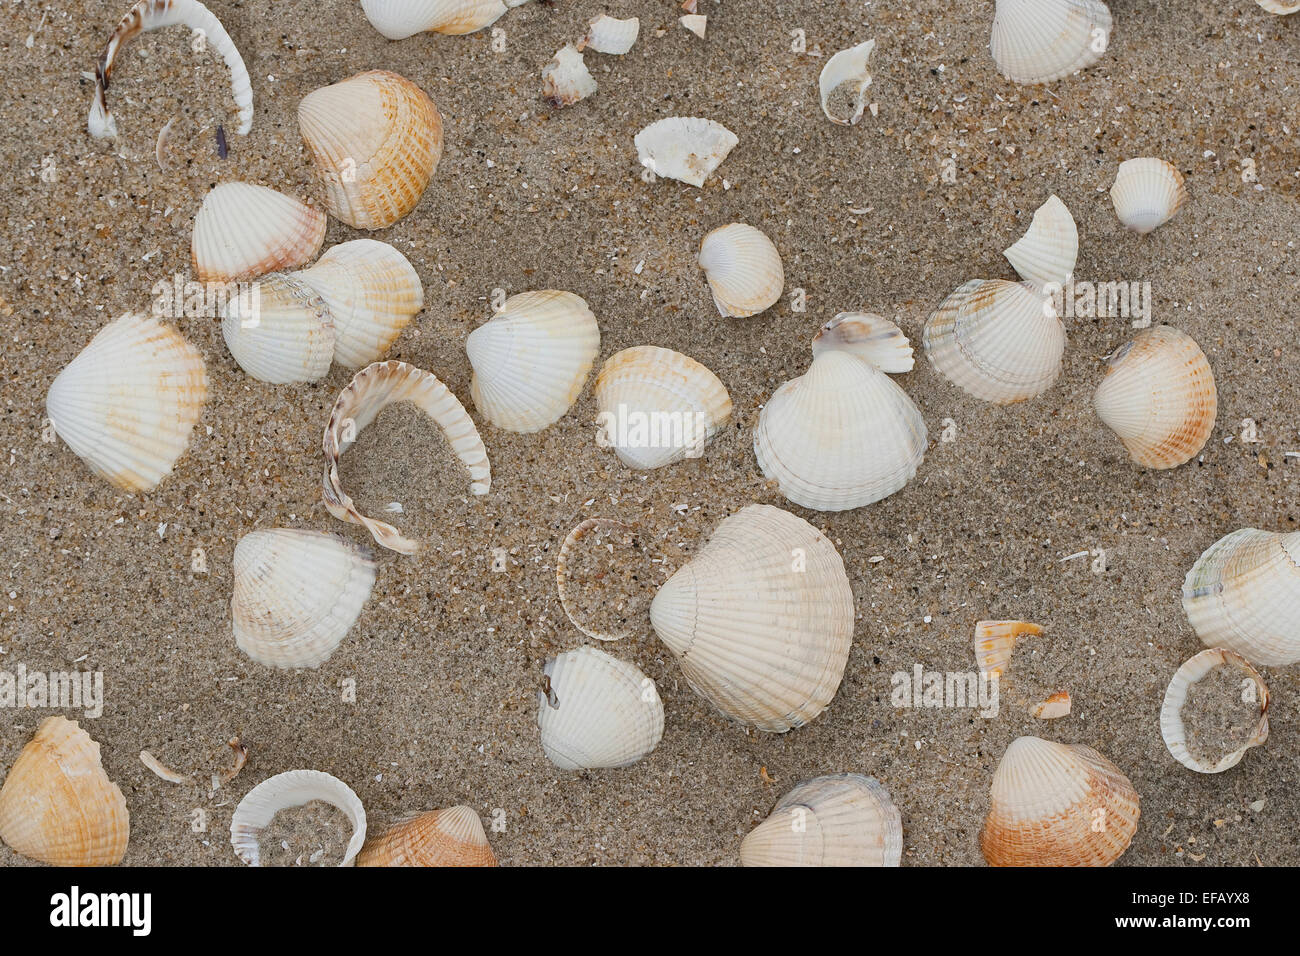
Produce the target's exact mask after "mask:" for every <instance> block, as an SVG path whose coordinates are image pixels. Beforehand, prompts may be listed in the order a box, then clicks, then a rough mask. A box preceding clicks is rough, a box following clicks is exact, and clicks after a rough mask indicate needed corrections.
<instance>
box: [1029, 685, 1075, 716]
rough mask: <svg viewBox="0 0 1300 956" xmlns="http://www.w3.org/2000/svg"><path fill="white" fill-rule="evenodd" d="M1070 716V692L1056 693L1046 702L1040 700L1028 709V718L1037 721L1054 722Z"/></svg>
mask: <svg viewBox="0 0 1300 956" xmlns="http://www.w3.org/2000/svg"><path fill="white" fill-rule="evenodd" d="M1069 715H1070V692H1069V691H1068V690H1062V691H1057V692H1056V693H1055V694H1053V695H1052V696H1051V697H1048V698H1047V699H1046V700H1040V701H1039V702H1038V703H1036V704H1033V705H1032V706H1030V708H1029V716H1031V717H1037V718H1038V719H1039V720H1056V719H1057V718H1059V717H1068V716H1069Z"/></svg>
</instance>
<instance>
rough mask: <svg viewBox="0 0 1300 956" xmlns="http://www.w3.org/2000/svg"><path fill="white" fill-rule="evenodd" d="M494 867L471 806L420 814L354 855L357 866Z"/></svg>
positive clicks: (490, 853)
mask: <svg viewBox="0 0 1300 956" xmlns="http://www.w3.org/2000/svg"><path fill="white" fill-rule="evenodd" d="M496 865H497V858H496V856H495V855H493V853H492V847H491V846H489V845H488V838H487V834H486V833H484V832H483V821H482V820H480V819H479V817H478V813H477V812H476V811H475V810H474V808H473V807H449V808H447V809H446V810H430V811H429V812H428V813H421V814H420V815H419V816H417V817H414V818H413V819H410V820H406V821H404V822H402V823H399V824H397V825H396V826H394V827H392V828H391V829H389V830H388V831H386V832H385V833H384V834H383V835H382V836H378V837H375V838H374V839H373V840H370V841H369V842H367V843H366V845H365V846H363V847H362V848H361V852H360V853H358V854H357V866H496Z"/></svg>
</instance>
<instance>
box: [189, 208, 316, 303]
mask: <svg viewBox="0 0 1300 956" xmlns="http://www.w3.org/2000/svg"><path fill="white" fill-rule="evenodd" d="M325 225H326V216H325V213H323V212H321V211H320V210H319V209H313V208H312V207H311V206H308V205H306V204H305V203H300V202H299V201H298V200H296V199H294V198H293V197H291V196H286V195H285V194H284V193H280V192H276V191H275V190H274V189H267V188H266V187H265V186H255V185H253V184H252V183H222V184H221V185H220V186H215V187H213V189H212V190H211V192H209V193H208V194H207V195H206V196H205V197H203V205H202V206H200V207H199V212H198V215H196V216H195V217H194V232H193V236H192V238H191V240H190V257H191V259H192V260H193V262H194V273H195V275H197V276H198V279H199V281H200V282H236V281H238V280H240V279H255V278H257V277H258V276H261V275H266V273H268V272H280V271H282V270H286V269H296V268H298V267H299V266H301V265H302V264H303V263H306V262H310V261H311V260H312V258H313V257H314V256H315V255H316V253H318V252H320V247H321V243H323V242H324V241H325Z"/></svg>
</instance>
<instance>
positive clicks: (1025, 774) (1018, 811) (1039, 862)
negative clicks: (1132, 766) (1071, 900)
mask: <svg viewBox="0 0 1300 956" xmlns="http://www.w3.org/2000/svg"><path fill="white" fill-rule="evenodd" d="M1139 813H1140V808H1139V798H1138V794H1137V791H1136V790H1134V789H1133V785H1132V784H1131V783H1129V780H1128V777H1126V776H1124V774H1123V773H1121V772H1120V769H1119V768H1118V767H1116V766H1115V765H1114V764H1113V763H1111V762H1110V761H1109V760H1107V759H1106V758H1105V757H1103V756H1102V755H1101V754H1099V753H1097V751H1095V750H1093V749H1092V748H1090V747H1084V746H1082V745H1080V744H1058V743H1053V742H1052V741H1049V740H1042V739H1040V738H1038V737H1019V738H1017V739H1016V740H1013V741H1012V742H1011V745H1010V746H1009V747H1007V750H1006V753H1004V754H1003V755H1002V760H1001V762H999V763H998V769H997V772H996V773H994V775H993V789H992V793H991V799H990V806H989V814H988V817H987V818H986V819H985V821H984V830H983V832H981V833H980V848H981V849H982V850H983V851H984V858H985V859H986V860H988V862H989V863H990V864H991V865H992V866H1110V865H1111V864H1112V863H1114V862H1115V861H1116V860H1118V859H1119V858H1120V857H1121V856H1122V855H1123V854H1124V851H1125V850H1127V849H1128V845H1129V843H1130V841H1132V839H1133V834H1134V833H1136V832H1137V824H1138V816H1139Z"/></svg>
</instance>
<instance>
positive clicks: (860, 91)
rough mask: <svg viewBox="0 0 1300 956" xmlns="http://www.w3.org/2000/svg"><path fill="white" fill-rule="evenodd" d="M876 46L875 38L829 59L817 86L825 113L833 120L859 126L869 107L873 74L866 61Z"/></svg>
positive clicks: (842, 123)
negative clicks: (868, 89)
mask: <svg viewBox="0 0 1300 956" xmlns="http://www.w3.org/2000/svg"><path fill="white" fill-rule="evenodd" d="M875 48H876V41H875V40H867V41H866V42H865V43H859V44H858V45H857V46H854V47H849V49H847V50H841V51H840V52H839V53H836V54H835V55H834V56H833V57H831V58H830V59H829V60H827V61H826V65H825V66H824V67H822V72H821V76H820V77H819V78H818V81H817V85H818V88H819V89H820V91H821V100H822V112H823V113H825V114H826V118H827V119H828V120H830V121H831V122H832V123H839V124H840V125H841V126H857V125H858V123H859V121H861V119H862V113H863V111H864V110H866V108H867V88H868V87H869V86H871V74H870V73H869V72H867V61H868V60H870V59H871V52H872V51H873V50H874V49H875Z"/></svg>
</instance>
